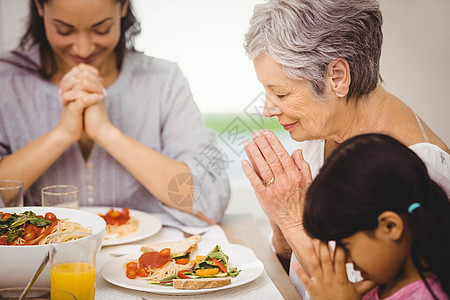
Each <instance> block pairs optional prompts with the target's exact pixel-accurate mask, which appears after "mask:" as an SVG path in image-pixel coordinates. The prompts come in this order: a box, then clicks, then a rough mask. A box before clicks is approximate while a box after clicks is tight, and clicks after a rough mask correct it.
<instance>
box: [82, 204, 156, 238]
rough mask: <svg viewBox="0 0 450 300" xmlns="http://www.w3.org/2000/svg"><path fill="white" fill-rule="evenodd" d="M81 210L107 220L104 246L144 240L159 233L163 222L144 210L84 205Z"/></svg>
mask: <svg viewBox="0 0 450 300" xmlns="http://www.w3.org/2000/svg"><path fill="white" fill-rule="evenodd" d="M80 210H83V211H87V212H90V213H94V214H96V215H98V216H100V217H102V218H103V219H104V220H105V222H106V234H105V237H104V239H103V243H102V245H103V246H110V245H120V244H126V243H130V242H135V241H139V240H142V239H144V238H147V237H150V236H152V235H155V234H156V233H158V232H159V231H160V230H161V228H162V224H161V221H159V219H158V218H156V217H154V216H152V215H151V214H148V213H146V212H143V211H139V210H135V209H129V208H122V207H107V206H83V207H80Z"/></svg>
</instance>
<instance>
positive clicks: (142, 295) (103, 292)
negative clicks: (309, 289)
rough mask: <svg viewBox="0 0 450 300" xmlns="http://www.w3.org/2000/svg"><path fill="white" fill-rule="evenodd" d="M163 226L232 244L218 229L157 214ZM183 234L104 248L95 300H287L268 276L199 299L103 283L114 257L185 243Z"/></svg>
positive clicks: (164, 231)
mask: <svg viewBox="0 0 450 300" xmlns="http://www.w3.org/2000/svg"><path fill="white" fill-rule="evenodd" d="M155 216H156V217H158V218H159V219H160V220H161V222H162V223H163V224H166V225H176V226H179V227H180V228H183V229H184V230H185V231H187V232H190V233H194V234H195V233H198V232H203V231H205V230H208V232H207V233H205V234H204V235H203V236H202V240H204V241H208V240H210V241H211V242H214V243H217V244H221V243H222V244H224V243H228V239H227V237H226V234H225V232H224V231H223V230H222V228H221V227H220V226H218V225H213V226H209V227H186V226H181V225H180V224H179V223H177V222H176V221H174V220H173V219H170V218H168V217H167V215H162V214H155ZM183 238H184V237H183V234H182V233H181V232H180V231H178V230H176V229H172V228H163V229H162V230H161V231H160V232H158V233H157V234H156V235H154V236H151V237H149V238H147V239H145V240H142V241H138V242H134V243H130V244H126V245H118V246H107V247H103V248H102V249H101V250H100V253H99V255H98V256H97V263H96V290H95V297H96V299H99V300H102V299H120V300H127V299H139V300H144V299H174V298H183V299H200V300H201V299H211V298H214V299H283V297H282V296H281V294H280V293H279V292H278V289H277V288H276V287H275V285H274V284H273V282H272V281H271V280H270V278H269V276H268V275H267V273H266V272H263V274H262V275H261V276H260V277H258V278H257V279H255V280H254V281H252V282H250V283H247V284H245V285H242V286H238V287H235V288H231V289H225V290H220V291H213V292H211V293H207V294H197V295H189V296H173V295H170V296H169V295H160V294H154V293H149V292H143V291H136V290H131V289H126V288H122V287H119V286H116V285H113V284H111V283H109V282H107V281H106V280H105V279H103V277H102V275H101V273H100V272H101V268H102V266H103V265H104V264H105V263H106V262H108V261H109V260H111V259H114V258H115V257H116V256H113V255H111V253H113V254H128V253H136V252H138V251H139V249H140V245H141V244H142V243H144V242H164V241H175V240H180V239H183Z"/></svg>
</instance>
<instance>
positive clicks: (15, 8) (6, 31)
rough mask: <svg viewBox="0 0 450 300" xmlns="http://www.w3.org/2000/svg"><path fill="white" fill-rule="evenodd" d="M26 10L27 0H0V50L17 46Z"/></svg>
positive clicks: (23, 26) (24, 21) (23, 27)
mask: <svg viewBox="0 0 450 300" xmlns="http://www.w3.org/2000/svg"><path fill="white" fill-rule="evenodd" d="M27 12H28V1H27V0H0V52H3V51H6V50H10V49H13V48H15V47H16V46H17V44H18V42H19V38H20V36H21V34H22V32H23V31H24V30H25V23H26V20H25V18H26V16H27Z"/></svg>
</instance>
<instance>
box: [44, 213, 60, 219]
mask: <svg viewBox="0 0 450 300" xmlns="http://www.w3.org/2000/svg"><path fill="white" fill-rule="evenodd" d="M45 219H47V220H49V221H56V220H58V219H57V218H56V216H55V214H54V213H52V212H48V213H46V214H45Z"/></svg>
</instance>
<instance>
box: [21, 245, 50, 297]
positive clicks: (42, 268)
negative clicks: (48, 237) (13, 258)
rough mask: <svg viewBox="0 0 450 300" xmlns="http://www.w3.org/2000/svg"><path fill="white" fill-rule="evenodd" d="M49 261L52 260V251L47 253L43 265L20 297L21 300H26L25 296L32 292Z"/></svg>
mask: <svg viewBox="0 0 450 300" xmlns="http://www.w3.org/2000/svg"><path fill="white" fill-rule="evenodd" d="M49 259H50V251H47V255H45V257H44V260H43V261H42V263H41V265H40V266H39V268H38V269H37V271H36V273H34V275H33V277H32V278H31V279H30V281H29V282H28V284H27V286H26V287H25V289H24V290H23V292H22V295H20V297H19V300H22V299H24V298H25V296H26V295H27V294H28V291H29V290H30V288H31V286H32V285H33V284H34V282H35V281H36V279H37V278H38V277H39V275H40V274H41V272H42V270H44V268H45V266H46V265H47V263H48V260H49Z"/></svg>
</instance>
